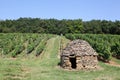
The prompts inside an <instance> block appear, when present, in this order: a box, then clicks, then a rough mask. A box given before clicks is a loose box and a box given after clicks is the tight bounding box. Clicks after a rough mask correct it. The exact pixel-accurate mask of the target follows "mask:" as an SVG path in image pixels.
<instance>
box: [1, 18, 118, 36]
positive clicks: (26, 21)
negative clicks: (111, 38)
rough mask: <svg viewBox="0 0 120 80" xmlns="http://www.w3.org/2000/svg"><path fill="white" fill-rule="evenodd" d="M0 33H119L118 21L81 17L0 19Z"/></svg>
mask: <svg viewBox="0 0 120 80" xmlns="http://www.w3.org/2000/svg"><path fill="white" fill-rule="evenodd" d="M0 32H1V33H18V32H19V33H50V34H59V35H60V34H67V33H73V34H74V33H93V34H101V33H104V34H120V21H114V22H113V21H107V20H91V21H82V20H81V19H74V20H70V19H68V20H67V19H63V20H57V19H39V18H19V19H17V20H5V21H2V20H1V21H0Z"/></svg>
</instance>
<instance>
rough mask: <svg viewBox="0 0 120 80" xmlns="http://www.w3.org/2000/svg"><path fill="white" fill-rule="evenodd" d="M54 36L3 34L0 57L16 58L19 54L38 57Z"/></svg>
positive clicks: (0, 38) (0, 40)
mask: <svg viewBox="0 0 120 80" xmlns="http://www.w3.org/2000/svg"><path fill="white" fill-rule="evenodd" d="M53 36H54V35H51V34H31V33H24V34H22V33H6V34H5V33H1V34H0V55H1V56H3V57H4V56H5V57H6V56H7V57H16V56H18V55H19V54H23V56H25V55H30V54H32V55H34V56H38V55H40V53H41V52H42V51H43V49H44V47H45V45H46V42H47V40H48V39H49V38H51V37H53Z"/></svg>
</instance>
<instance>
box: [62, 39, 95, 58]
mask: <svg viewBox="0 0 120 80" xmlns="http://www.w3.org/2000/svg"><path fill="white" fill-rule="evenodd" d="M62 55H63V56H70V55H76V56H82V55H97V53H96V51H95V50H94V49H93V48H92V47H91V46H90V44H89V43H88V42H86V41H84V40H80V39H78V40H74V41H71V42H70V43H69V44H68V45H67V47H66V48H65V49H64V50H63V51H62Z"/></svg>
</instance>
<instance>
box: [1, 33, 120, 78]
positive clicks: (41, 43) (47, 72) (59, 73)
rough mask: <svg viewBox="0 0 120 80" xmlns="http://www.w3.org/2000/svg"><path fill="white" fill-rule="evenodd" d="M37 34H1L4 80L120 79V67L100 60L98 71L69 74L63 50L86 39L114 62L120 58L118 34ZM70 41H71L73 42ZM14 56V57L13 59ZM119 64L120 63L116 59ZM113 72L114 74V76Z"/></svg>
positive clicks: (106, 58) (72, 72)
mask: <svg viewBox="0 0 120 80" xmlns="http://www.w3.org/2000/svg"><path fill="white" fill-rule="evenodd" d="M65 36H66V37H67V38H68V39H67V38H65V37H64V36H58V35H51V34H33V33H1V34H0V80H119V79H120V76H119V74H120V67H117V66H111V65H107V64H106V63H103V62H101V61H99V63H98V64H99V66H100V67H101V69H100V70H98V71H68V70H63V69H62V68H60V66H59V63H60V51H61V50H62V49H61V48H64V47H65V46H66V45H67V43H68V42H69V41H70V40H73V39H84V40H86V41H88V42H89V43H90V44H91V46H92V47H93V48H94V49H95V50H96V51H97V52H98V53H99V57H101V59H104V60H106V61H107V60H110V59H111V57H112V56H114V57H117V58H119V49H120V46H119V43H120V37H119V36H118V35H102V34H101V35H96V34H94V35H93V34H66V35H65ZM69 39H70V40H69ZM11 57H12V58H11ZM112 60H113V61H114V62H116V64H117V65H119V64H120V60H119V59H116V58H112ZM111 73H112V74H111Z"/></svg>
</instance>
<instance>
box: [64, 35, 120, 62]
mask: <svg viewBox="0 0 120 80" xmlns="http://www.w3.org/2000/svg"><path fill="white" fill-rule="evenodd" d="M65 36H66V38H68V39H70V40H74V39H83V40H86V41H88V42H89V43H90V45H91V46H92V47H93V48H94V49H95V50H96V52H97V53H98V59H100V60H103V61H106V62H108V61H109V60H110V59H111V57H113V56H114V57H116V58H119V59H120V36H119V35H109V34H107V35H106V34H66V35H65Z"/></svg>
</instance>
